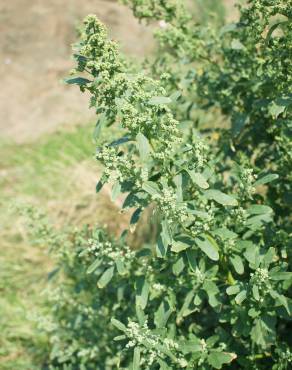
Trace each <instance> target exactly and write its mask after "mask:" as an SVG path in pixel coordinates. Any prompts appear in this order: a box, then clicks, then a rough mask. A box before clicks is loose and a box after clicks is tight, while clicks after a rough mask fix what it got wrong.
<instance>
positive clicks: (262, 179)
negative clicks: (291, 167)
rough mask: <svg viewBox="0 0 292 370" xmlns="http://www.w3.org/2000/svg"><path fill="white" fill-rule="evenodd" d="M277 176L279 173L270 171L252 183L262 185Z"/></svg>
mask: <svg viewBox="0 0 292 370" xmlns="http://www.w3.org/2000/svg"><path fill="white" fill-rule="evenodd" d="M278 178H279V175H277V174H276V173H270V174H269V175H266V176H263V177H261V178H260V179H258V180H257V181H256V182H255V183H254V185H255V186H257V185H264V184H267V183H269V182H271V181H274V180H276V179H278Z"/></svg>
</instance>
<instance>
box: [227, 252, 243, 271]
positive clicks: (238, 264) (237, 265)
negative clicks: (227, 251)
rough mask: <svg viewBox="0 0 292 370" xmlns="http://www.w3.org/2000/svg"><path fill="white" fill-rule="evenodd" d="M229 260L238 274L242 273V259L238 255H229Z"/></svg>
mask: <svg viewBox="0 0 292 370" xmlns="http://www.w3.org/2000/svg"><path fill="white" fill-rule="evenodd" d="M230 261H231V263H232V265H233V267H234V270H235V271H236V272H237V273H238V274H239V275H242V274H243V273H244V266H243V263H242V259H241V257H240V256H238V255H233V256H231V257H230Z"/></svg>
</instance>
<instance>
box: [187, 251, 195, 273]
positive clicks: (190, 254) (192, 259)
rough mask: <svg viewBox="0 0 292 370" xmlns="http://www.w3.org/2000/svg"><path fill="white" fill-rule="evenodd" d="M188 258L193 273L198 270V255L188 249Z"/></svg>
mask: <svg viewBox="0 0 292 370" xmlns="http://www.w3.org/2000/svg"><path fill="white" fill-rule="evenodd" d="M186 253H187V258H188V261H189V265H190V268H191V270H192V271H196V268H197V261H196V253H195V251H193V250H192V249H187V251H186Z"/></svg>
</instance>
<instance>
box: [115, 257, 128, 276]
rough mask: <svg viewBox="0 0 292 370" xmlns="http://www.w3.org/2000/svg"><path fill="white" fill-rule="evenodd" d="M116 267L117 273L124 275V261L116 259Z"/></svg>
mask: <svg viewBox="0 0 292 370" xmlns="http://www.w3.org/2000/svg"><path fill="white" fill-rule="evenodd" d="M116 267H117V270H118V273H119V275H125V274H126V272H127V270H126V268H125V265H124V262H123V261H122V260H121V259H117V260H116Z"/></svg>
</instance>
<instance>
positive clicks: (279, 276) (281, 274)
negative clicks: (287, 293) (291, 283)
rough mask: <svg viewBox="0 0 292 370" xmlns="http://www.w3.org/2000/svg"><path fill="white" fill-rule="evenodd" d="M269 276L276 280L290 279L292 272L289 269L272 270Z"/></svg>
mask: <svg viewBox="0 0 292 370" xmlns="http://www.w3.org/2000/svg"><path fill="white" fill-rule="evenodd" d="M269 277H270V278H271V279H272V280H276V281H279V280H290V279H292V272H288V271H278V272H277V271H276V272H270V273H269Z"/></svg>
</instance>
